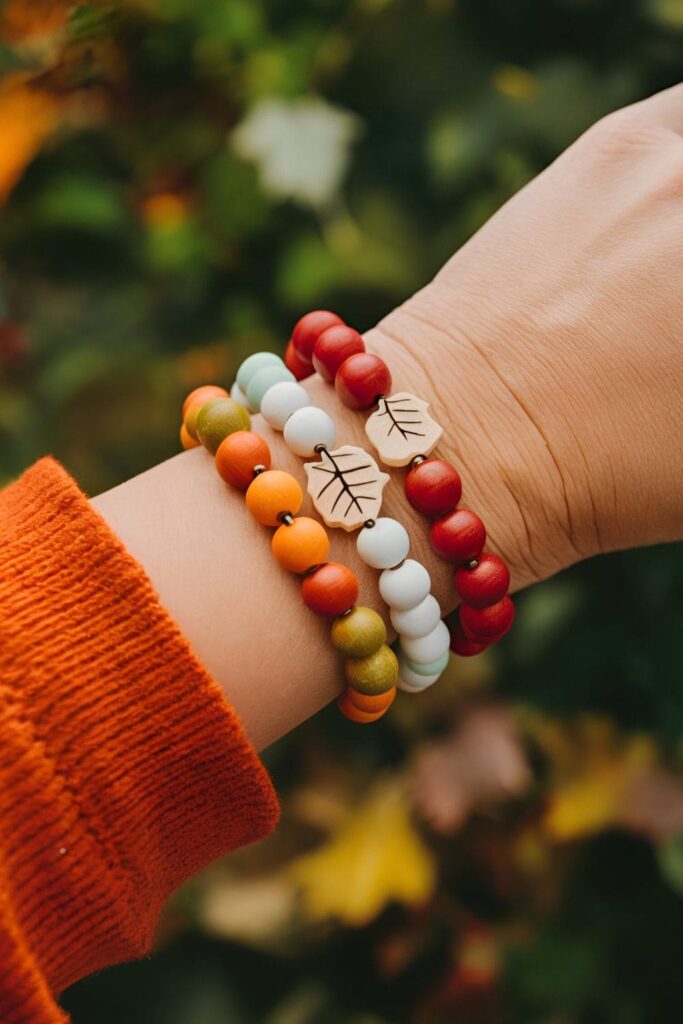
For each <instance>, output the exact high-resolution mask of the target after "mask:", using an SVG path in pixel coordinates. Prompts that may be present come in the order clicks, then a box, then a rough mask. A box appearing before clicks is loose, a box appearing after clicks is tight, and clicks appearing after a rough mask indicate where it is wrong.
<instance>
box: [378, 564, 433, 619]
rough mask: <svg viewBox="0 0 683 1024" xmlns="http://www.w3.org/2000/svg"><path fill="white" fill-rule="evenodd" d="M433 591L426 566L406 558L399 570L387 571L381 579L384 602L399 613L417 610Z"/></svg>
mask: <svg viewBox="0 0 683 1024" xmlns="http://www.w3.org/2000/svg"><path fill="white" fill-rule="evenodd" d="M431 589H432V580H431V577H430V575H429V573H428V572H427V570H426V569H425V567H424V565H422V564H421V563H420V562H416V561H415V559H414V558H406V560H405V562H404V563H403V565H399V567H398V568H397V569H385V570H384V572H383V573H382V575H381V576H380V578H379V592H380V594H381V595H382V600H383V601H384V602H385V603H386V604H388V605H389V607H390V608H392V609H393V608H395V609H397V610H398V611H406V610H407V609H408V608H415V607H416V605H418V604H420V603H421V602H422V601H424V599H425V597H426V596H427V594H429V592H430V590H431Z"/></svg>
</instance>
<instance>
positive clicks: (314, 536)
mask: <svg viewBox="0 0 683 1024" xmlns="http://www.w3.org/2000/svg"><path fill="white" fill-rule="evenodd" d="M271 544H272V548H273V554H274V555H275V557H276V559H277V560H278V562H279V563H280V565H281V566H282V568H283V569H287V570H288V571H289V572H295V573H305V572H308V570H309V569H312V568H313V566H314V565H320V564H321V563H322V562H325V561H327V556H328V555H329V553H330V541H329V537H328V536H327V533H326V531H325V528H324V527H323V526H321V525H320V523H319V522H318V521H317V520H316V519H309V518H308V516H299V518H298V519H295V520H294V522H293V523H291V524H290V525H288V526H281V527H280V528H279V530H276V531H275V533H274V534H273V540H272V542H271Z"/></svg>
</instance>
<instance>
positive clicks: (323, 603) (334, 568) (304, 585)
mask: <svg viewBox="0 0 683 1024" xmlns="http://www.w3.org/2000/svg"><path fill="white" fill-rule="evenodd" d="M301 598H302V600H303V602H304V604H305V605H306V606H307V607H308V608H310V609H311V611H313V612H315V613H316V615H325V616H330V617H331V616H336V615H343V614H344V612H347V611H348V610H349V609H350V608H353V606H354V604H355V603H356V601H357V600H358V580H357V579H356V576H355V574H354V573H352V572H351V570H350V569H349V567H348V566H346V565H342V564H341V563H340V562H326V563H325V565H321V566H320V567H319V568H318V569H316V570H315V572H313V573H311V575H310V576H306V577H305V578H304V579H303V580H302V581H301Z"/></svg>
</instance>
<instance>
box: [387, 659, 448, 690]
mask: <svg viewBox="0 0 683 1024" xmlns="http://www.w3.org/2000/svg"><path fill="white" fill-rule="evenodd" d="M440 675H441V673H440V672H432V674H431V675H424V674H418V673H417V672H415V671H414V670H413V669H412V668H411V667H410V664H409V662H407V661H406V659H405V658H399V660H398V683H397V684H396V685H397V686H398V688H399V690H404V691H405V692H406V693H419V691H420V690H426V689H427V688H428V687H429V686H432V684H433V683H435V682H436V681H437V679H438V678H439V677H440Z"/></svg>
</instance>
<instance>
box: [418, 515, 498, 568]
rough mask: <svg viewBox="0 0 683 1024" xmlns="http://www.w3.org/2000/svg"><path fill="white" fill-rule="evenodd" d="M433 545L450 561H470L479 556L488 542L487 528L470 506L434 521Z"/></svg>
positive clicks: (438, 552) (432, 531) (439, 553)
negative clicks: (471, 510)
mask: <svg viewBox="0 0 683 1024" xmlns="http://www.w3.org/2000/svg"><path fill="white" fill-rule="evenodd" d="M431 539H432V547H433V548H434V550H435V551H436V553H437V554H438V555H441V557H442V558H445V559H446V561H448V562H468V561H469V560H470V559H471V558H478V556H479V555H480V554H481V549H482V548H483V546H484V544H485V542H486V528H485V527H484V524H483V523H482V521H481V519H480V518H479V516H477V515H475V514H474V512H470V510H469V509H468V508H456V509H455V511H454V512H449V514H448V515H446V516H443V518H441V519H437V520H436V522H435V523H432V529H431Z"/></svg>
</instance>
